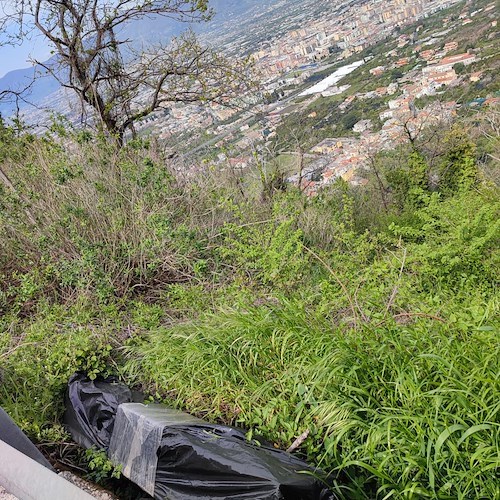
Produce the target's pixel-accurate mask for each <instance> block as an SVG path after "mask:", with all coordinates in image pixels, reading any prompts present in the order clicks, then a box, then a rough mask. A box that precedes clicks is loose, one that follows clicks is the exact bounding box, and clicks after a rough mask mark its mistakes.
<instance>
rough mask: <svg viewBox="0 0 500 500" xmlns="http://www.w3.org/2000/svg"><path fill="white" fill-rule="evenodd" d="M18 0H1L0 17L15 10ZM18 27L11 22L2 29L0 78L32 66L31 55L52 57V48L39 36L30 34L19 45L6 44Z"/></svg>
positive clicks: (45, 57) (0, 39)
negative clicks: (10, 72) (13, 71)
mask: <svg viewBox="0 0 500 500" xmlns="http://www.w3.org/2000/svg"><path fill="white" fill-rule="evenodd" d="M17 1H18V0H0V18H2V17H4V16H6V15H11V14H12V13H13V12H14V9H15V7H16V3H17ZM15 34H16V28H15V25H14V24H10V25H8V26H6V27H4V29H1V30H0V78H1V77H2V76H4V75H5V74H6V73H8V72H9V71H12V70H14V69H20V68H27V67H29V66H32V64H31V63H30V62H29V59H30V57H32V58H35V59H39V60H41V61H46V60H47V59H48V58H49V57H50V48H49V46H48V44H47V42H46V41H45V40H43V38H42V37H41V36H40V35H39V36H30V37H29V38H25V39H24V40H22V41H21V43H20V44H17V45H14V46H12V45H5V44H4V43H5V42H6V40H7V39H8V36H9V35H15Z"/></svg>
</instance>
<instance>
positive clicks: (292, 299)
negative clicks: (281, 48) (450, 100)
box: [0, 102, 500, 499]
mask: <svg viewBox="0 0 500 500" xmlns="http://www.w3.org/2000/svg"><path fill="white" fill-rule="evenodd" d="M323 104H324V103H321V102H320V103H318V106H319V107H320V108H321V106H322V105H323ZM354 111H355V110H354ZM324 116H327V113H325V115H324ZM324 116H323V117H321V119H322V118H324ZM444 137H446V138H445V139H444ZM0 140H1V141H3V142H2V145H4V146H5V147H3V148H2V149H1V150H0V166H1V168H2V169H3V170H2V171H4V170H5V172H6V173H7V175H8V176H9V179H10V181H11V183H12V185H8V184H5V183H3V184H1V190H0V196H1V198H0V230H1V231H2V235H4V237H3V238H2V239H1V240H0V247H1V253H0V278H1V279H0V307H1V309H2V315H1V316H0V364H1V370H0V381H1V383H0V404H1V405H2V407H4V408H5V409H6V410H7V411H8V412H9V413H10V414H11V415H12V416H13V417H14V419H15V420H16V421H17V422H18V423H19V424H20V425H21V427H22V428H23V429H24V430H26V431H27V432H28V433H29V434H30V436H32V437H34V438H35V439H38V440H41V441H45V440H63V439H65V436H63V434H62V432H61V427H60V422H61V415H62V412H63V406H64V405H63V394H64V389H65V385H66V383H67V381H68V378H69V377H70V376H71V374H73V373H74V372H75V371H79V370H81V371H85V372H87V373H88V374H89V376H90V377H91V378H95V377H97V376H98V375H104V376H105V375H107V374H109V373H110V372H113V373H118V374H119V375H120V376H121V377H122V378H124V379H125V380H126V381H127V382H128V383H129V384H131V385H132V384H135V385H137V386H139V387H141V388H142V389H144V390H145V391H148V392H149V393H150V394H154V395H155V396H157V397H158V398H159V399H163V400H164V401H165V402H166V403H167V404H170V405H174V406H176V407H179V408H182V409H185V410H188V411H191V412H193V413H197V414H200V415H203V416H205V417H206V418H208V419H211V420H213V421H223V422H227V423H231V424H237V425H241V426H243V427H245V428H246V429H247V430H248V436H249V438H253V437H254V436H257V435H263V436H264V437H265V438H267V439H268V440H269V441H271V442H272V443H274V444H275V445H276V446H278V447H282V448H286V447H288V446H289V445H290V444H291V443H292V442H293V441H294V439H295V438H296V437H297V436H299V435H301V434H302V433H303V432H304V431H305V430H309V437H308V438H307V439H306V440H305V442H304V443H303V444H302V445H301V447H300V450H299V451H298V452H299V453H300V454H301V455H302V456H304V457H306V458H307V459H308V460H310V461H311V462H312V463H314V464H316V465H319V466H321V467H322V468H323V469H324V470H325V471H327V472H328V473H329V474H330V476H331V478H332V479H333V480H334V481H336V484H337V493H338V494H339V496H341V497H344V498H391V497H392V498H401V499H403V498H406V499H409V498H442V499H445V498H446V499H448V498H498V497H500V492H499V490H498V478H497V477H496V476H495V474H496V469H497V468H498V467H499V466H500V463H499V460H498V456H499V449H500V438H499V426H498V421H499V415H498V411H499V409H500V406H499V405H498V402H497V399H498V396H497V395H498V393H499V390H500V387H499V384H500V380H499V378H498V373H500V367H499V359H500V351H499V349H500V348H499V343H498V326H499V323H498V306H499V300H498V299H499V296H498V292H497V280H498V267H499V261H498V242H499V232H500V225H499V222H498V221H499V220H500V217H499V208H500V205H499V202H498V191H497V189H496V188H494V187H492V186H491V185H490V184H489V183H487V182H485V181H484V180H483V179H482V175H481V172H480V165H478V164H477V163H476V160H475V157H476V151H475V148H476V145H475V143H473V142H472V141H471V139H470V138H469V137H468V136H467V135H465V133H463V132H460V131H459V130H458V128H457V129H454V130H452V131H451V132H443V133H441V134H438V136H437V139H435V142H434V143H433V142H432V141H431V140H428V141H427V140H426V141H422V142H419V141H415V143H414V144H413V145H412V149H411V150H408V149H404V148H398V149H397V150H395V151H392V152H390V153H386V154H384V155H383V156H381V157H380V158H376V161H375V162H374V169H377V171H376V173H377V174H378V177H377V176H376V175H375V172H374V171H372V172H369V173H368V177H369V178H370V182H369V184H368V186H366V187H363V188H352V187H350V186H349V185H348V184H347V183H346V182H344V181H338V182H336V183H334V184H332V185H331V186H329V187H328V188H326V189H324V190H322V191H321V192H320V193H319V194H318V195H317V196H316V197H314V198H307V197H306V196H305V195H304V194H303V193H302V192H301V191H300V190H298V189H293V188H291V187H287V186H284V185H279V186H277V184H274V180H273V179H274V178H273V177H272V176H269V177H266V175H267V172H265V171H264V169H262V168H261V170H260V171H259V172H258V174H259V175H262V176H263V178H262V180H263V182H262V184H263V186H265V185H266V183H267V185H269V186H271V187H270V189H268V192H266V193H265V196H258V195H255V196H254V197H252V194H253V193H249V192H242V190H241V186H244V185H246V184H245V183H246V182H247V179H242V183H241V185H240V186H236V187H235V185H234V182H233V183H231V182H229V181H228V182H227V183H226V180H225V178H224V177H223V176H221V175H219V173H216V174H215V175H211V174H210V173H205V174H203V175H202V176H200V177H194V178H193V179H191V180H190V182H189V183H186V182H184V180H183V179H179V178H178V176H177V175H176V174H175V171H173V170H169V169H167V168H166V167H165V163H164V162H163V160H162V158H161V154H160V153H159V152H158V151H157V150H156V149H155V148H154V147H153V146H151V145H150V144H147V143H146V142H144V141H142V140H134V141H132V142H131V143H130V144H128V145H127V146H126V147H125V148H122V149H121V150H117V149H116V148H114V147H113V146H112V145H110V144H108V143H106V142H104V141H103V140H102V138H95V137H93V136H88V135H86V134H77V135H76V137H74V138H73V137H72V134H70V133H68V134H66V138H65V140H66V141H68V142H67V143H64V144H70V145H71V147H63V143H61V142H58V140H56V139H54V138H50V137H47V138H43V139H40V138H33V137H31V138H30V137H28V136H20V137H17V136H16V134H14V133H12V131H9V129H0ZM483 143H484V141H482V142H481V141H480V142H479V143H478V144H477V147H478V150H479V151H478V152H479V154H483V153H484V151H485V150H484V149H483V148H484V146H483ZM487 144H488V147H490V146H491V145H492V144H493V142H487ZM491 151H493V149H488V152H491ZM493 172H494V171H493ZM267 181H272V182H267ZM248 183H250V181H248ZM259 194H260V193H259ZM87 463H88V467H89V469H91V471H92V474H93V475H92V477H93V479H94V480H103V479H104V478H105V477H109V476H113V475H116V473H117V471H116V470H115V469H114V468H113V467H112V465H111V464H110V463H109V462H108V461H107V460H106V459H105V456H104V455H103V454H102V453H99V452H95V451H90V452H88V454H87Z"/></svg>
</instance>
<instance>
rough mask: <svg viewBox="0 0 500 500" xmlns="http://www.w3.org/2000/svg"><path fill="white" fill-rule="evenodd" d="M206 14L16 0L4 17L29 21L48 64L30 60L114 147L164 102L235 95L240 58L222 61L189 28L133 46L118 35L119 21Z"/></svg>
mask: <svg viewBox="0 0 500 500" xmlns="http://www.w3.org/2000/svg"><path fill="white" fill-rule="evenodd" d="M0 1H4V2H5V1H6V0H0ZM211 15H212V12H211V11H210V9H209V7H208V0H114V1H113V0H22V1H20V2H18V4H17V10H16V12H15V13H14V14H11V15H10V17H11V22H12V21H14V22H16V23H17V24H18V26H19V29H20V35H22V34H23V30H25V29H26V27H27V26H29V25H30V24H31V25H32V26H34V27H35V29H36V30H37V31H38V32H40V33H41V34H42V35H43V36H44V37H45V38H46V40H47V41H48V42H49V43H50V45H51V46H52V47H53V49H54V53H55V56H56V57H55V58H53V60H55V62H50V63H40V62H39V61H35V62H36V63H37V64H40V65H41V66H42V67H44V68H45V69H46V70H47V71H48V72H49V73H50V74H51V75H53V76H54V77H56V78H57V79H58V80H59V82H60V83H61V85H62V86H63V87H66V88H69V89H71V90H73V91H75V92H76V94H77V95H78V97H79V98H80V100H81V103H82V105H83V106H84V107H86V108H87V109H90V110H91V111H92V113H93V115H94V116H95V117H97V122H98V125H99V126H100V127H101V128H102V129H103V130H105V131H107V132H108V133H109V134H111V135H112V136H114V137H115V138H116V139H117V141H118V142H119V143H120V144H122V142H123V139H124V135H125V133H126V131H131V132H132V133H134V123H136V122H137V121H138V120H140V119H141V118H144V117H146V116H148V115H149V114H151V113H152V112H154V111H155V110H157V109H158V108H161V107H163V106H165V105H166V104H167V103H169V102H172V101H176V102H195V101H204V100H210V101H218V102H222V101H227V100H228V99H229V98H231V97H234V96H236V95H238V94H240V93H241V91H242V85H243V83H244V82H245V79H244V77H245V76H246V75H247V74H248V72H247V71H246V70H247V68H248V64H247V61H240V62H239V63H234V62H231V63H230V62H229V61H228V60H227V59H226V58H225V57H223V56H222V55H221V54H219V53H217V52H216V51H215V50H213V49H210V48H203V47H202V46H201V45H200V44H199V43H198V41H197V39H196V37H195V35H194V33H193V32H192V31H188V32H186V33H185V34H184V35H182V36H180V37H178V38H176V39H174V40H173V41H172V42H171V43H169V44H168V45H165V44H162V45H155V46H150V47H147V48H141V50H138V49H137V48H136V47H134V44H133V43H132V41H131V40H130V39H128V38H126V36H125V35H124V29H123V28H124V27H125V26H126V25H128V24H130V23H132V22H136V21H140V20H144V19H151V18H155V17H169V18H174V19H176V20H179V21H189V22H203V21H206V20H208V19H209V18H210V17H211Z"/></svg>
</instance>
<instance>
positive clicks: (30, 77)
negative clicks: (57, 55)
mask: <svg viewBox="0 0 500 500" xmlns="http://www.w3.org/2000/svg"><path fill="white" fill-rule="evenodd" d="M48 62H49V61H48ZM27 87H29V88H28V90H27V91H26V92H25V93H24V99H25V101H26V102H19V105H20V108H21V109H24V108H26V107H28V106H29V103H33V104H37V103H39V102H40V101H41V100H42V99H43V98H44V97H47V96H48V95H50V94H52V93H53V92H55V91H56V90H57V89H58V88H59V87H60V85H59V82H58V81H57V80H56V79H55V78H54V77H53V76H50V75H46V70H45V69H43V68H42V67H41V66H38V65H37V66H33V67H31V68H24V69H16V70H14V71H10V72H9V73H7V74H6V75H4V76H3V77H2V78H0V91H2V90H12V91H14V92H19V91H21V90H23V89H26V88H27ZM15 111H16V108H15V103H13V102H10V100H9V99H6V100H4V101H3V102H2V101H0V114H1V115H2V116H10V115H12V114H13V113H14V112H15Z"/></svg>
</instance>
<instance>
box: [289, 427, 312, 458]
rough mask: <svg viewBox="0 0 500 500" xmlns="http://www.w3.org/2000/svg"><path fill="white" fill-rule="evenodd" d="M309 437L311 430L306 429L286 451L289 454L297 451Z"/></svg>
mask: <svg viewBox="0 0 500 500" xmlns="http://www.w3.org/2000/svg"><path fill="white" fill-rule="evenodd" d="M308 437H309V429H306V430H305V431H304V432H303V433H302V434H301V435H300V436H299V437H298V438H297V439H296V440H295V441H294V442H293V443H292V444H291V446H290V447H289V448H288V449H287V450H286V452H287V453H292V452H293V451H295V450H296V449H297V448H298V447H299V446H300V445H301V444H302V443H303V442H304V441H305V440H306V439H307V438H308Z"/></svg>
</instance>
